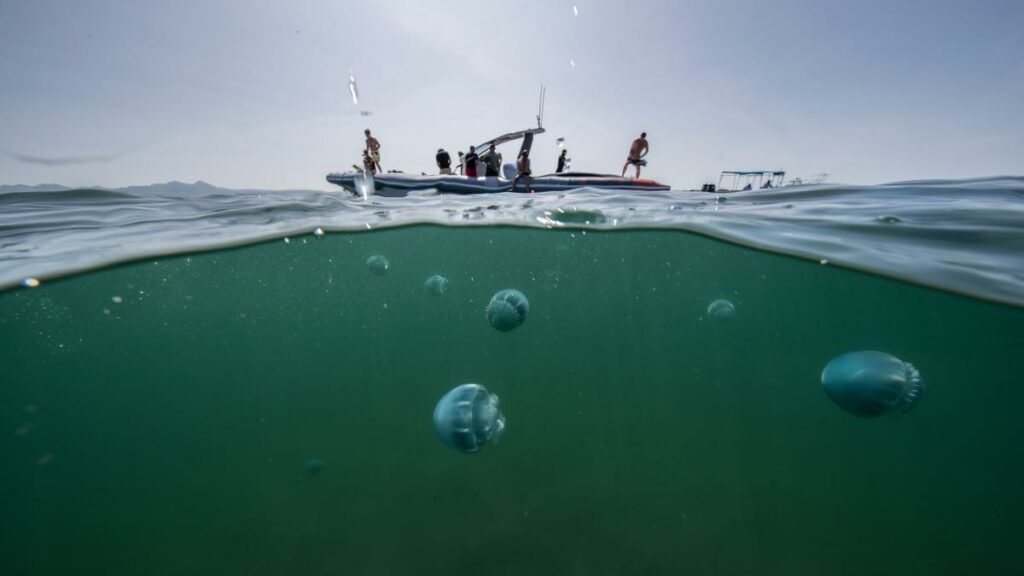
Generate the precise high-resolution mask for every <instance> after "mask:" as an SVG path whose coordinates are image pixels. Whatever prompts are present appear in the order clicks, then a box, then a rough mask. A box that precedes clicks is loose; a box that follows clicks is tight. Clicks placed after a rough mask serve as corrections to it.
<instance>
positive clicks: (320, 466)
mask: <svg viewBox="0 0 1024 576" xmlns="http://www.w3.org/2000/svg"><path fill="white" fill-rule="evenodd" d="M323 470H324V463H323V461H322V460H320V459H319V458H311V459H310V460H309V461H308V462H306V476H309V477H310V478H316V477H317V476H319V475H320V473H321V472H323Z"/></svg>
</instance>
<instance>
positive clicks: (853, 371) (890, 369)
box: [821, 351, 924, 418]
mask: <svg viewBox="0 0 1024 576" xmlns="http://www.w3.org/2000/svg"><path fill="white" fill-rule="evenodd" d="M821 385H822V386H823V387H824V388H825V393H826V394H828V397H829V398H831V399H832V401H833V402H835V403H836V404H838V405H839V407H840V408H842V409H843V410H846V411H847V412H849V413H851V414H854V415H856V416H860V417H862V418H871V417H875V416H881V415H883V414H889V413H893V412H899V413H907V412H910V411H911V410H912V409H913V408H914V406H916V405H917V403H918V402H920V401H921V395H922V394H923V393H924V382H923V381H922V380H921V374H920V373H919V372H918V371H917V369H916V368H914V366H913V365H912V364H910V363H909V362H904V361H903V360H900V359H899V358H897V357H895V356H893V355H891V354H886V353H885V352H875V351H860V352H848V353H846V354H843V355H842V356H837V357H835V358H833V359H832V361H830V362H829V363H828V365H826V366H825V370H824V371H822V373H821Z"/></svg>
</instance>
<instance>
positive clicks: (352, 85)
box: [348, 70, 359, 105]
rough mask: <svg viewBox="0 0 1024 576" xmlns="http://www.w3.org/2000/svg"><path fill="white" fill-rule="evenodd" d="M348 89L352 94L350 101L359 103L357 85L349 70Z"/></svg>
mask: <svg viewBox="0 0 1024 576" xmlns="http://www.w3.org/2000/svg"><path fill="white" fill-rule="evenodd" d="M348 91H349V93H350V94H351V95H352V103H353V104H357V105H358V104H359V87H358V86H356V76H355V74H353V73H352V71H351V70H350V71H349V73H348Z"/></svg>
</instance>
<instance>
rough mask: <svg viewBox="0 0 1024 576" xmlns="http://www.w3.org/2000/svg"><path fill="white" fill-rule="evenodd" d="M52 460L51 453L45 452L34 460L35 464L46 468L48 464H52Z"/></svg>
mask: <svg viewBox="0 0 1024 576" xmlns="http://www.w3.org/2000/svg"><path fill="white" fill-rule="evenodd" d="M53 458H54V456H53V452H46V453H45V454H43V455H42V456H40V457H39V458H36V464H38V465H40V466H46V465H47V464H49V463H50V462H53Z"/></svg>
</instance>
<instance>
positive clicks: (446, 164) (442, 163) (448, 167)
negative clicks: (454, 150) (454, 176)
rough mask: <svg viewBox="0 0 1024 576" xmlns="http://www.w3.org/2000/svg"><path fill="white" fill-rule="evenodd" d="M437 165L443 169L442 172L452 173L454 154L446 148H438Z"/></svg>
mask: <svg viewBox="0 0 1024 576" xmlns="http://www.w3.org/2000/svg"><path fill="white" fill-rule="evenodd" d="M437 167H438V168H440V169H441V174H445V175H451V173H452V156H451V154H449V153H448V152H447V151H445V149H444V148H438V149H437Z"/></svg>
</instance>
